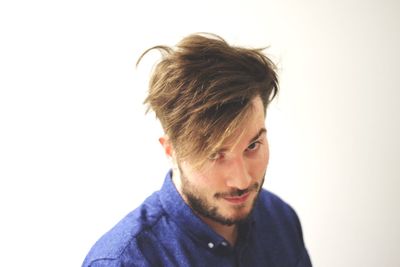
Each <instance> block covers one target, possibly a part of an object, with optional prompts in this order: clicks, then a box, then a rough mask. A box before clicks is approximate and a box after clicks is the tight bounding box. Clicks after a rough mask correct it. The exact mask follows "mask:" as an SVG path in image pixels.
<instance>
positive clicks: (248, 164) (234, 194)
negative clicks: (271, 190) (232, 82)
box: [174, 97, 269, 225]
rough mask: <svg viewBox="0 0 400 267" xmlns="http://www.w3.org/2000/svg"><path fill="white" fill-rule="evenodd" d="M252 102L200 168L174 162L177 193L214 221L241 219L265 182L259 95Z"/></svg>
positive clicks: (266, 156) (264, 143)
mask: <svg viewBox="0 0 400 267" xmlns="http://www.w3.org/2000/svg"><path fill="white" fill-rule="evenodd" d="M252 104H253V111H252V112H251V115H250V116H249V117H248V119H247V120H246V121H245V122H244V123H243V125H242V126H241V127H240V129H238V131H237V133H235V134H234V135H233V136H232V138H229V140H228V141H227V142H226V144H224V146H223V148H222V149H221V150H220V151H219V152H217V153H215V154H213V155H211V157H210V159H209V160H208V161H207V163H206V164H205V165H204V166H203V167H202V168H201V169H200V170H197V169H195V168H193V166H192V165H191V164H190V163H189V162H179V161H178V162H177V165H178V170H179V177H180V178H178V179H179V181H175V183H177V187H178V190H179V192H180V193H181V195H182V196H183V198H184V199H185V201H186V202H187V203H188V204H189V206H191V208H192V209H193V210H194V211H195V212H196V213H197V214H198V215H200V216H202V217H203V218H205V219H208V220H212V221H213V222H217V223H220V224H224V225H233V224H236V223H239V222H240V221H242V220H244V219H245V218H246V217H247V216H248V215H249V213H250V212H251V210H252V208H253V206H254V203H255V200H256V198H257V196H258V193H259V191H260V190H261V187H262V185H263V182H264V176H265V172H266V168H267V165H268V159H269V149H268V142H267V137H266V129H265V115H264V109H263V104H262V101H261V99H260V98H259V97H256V98H255V99H254V100H253V101H252ZM174 176H175V171H174Z"/></svg>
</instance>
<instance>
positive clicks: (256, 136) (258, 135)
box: [249, 127, 267, 144]
mask: <svg viewBox="0 0 400 267" xmlns="http://www.w3.org/2000/svg"><path fill="white" fill-rule="evenodd" d="M266 132H267V129H265V128H264V127H263V128H261V129H260V131H258V133H257V134H256V135H255V136H254V137H253V138H252V139H251V140H250V142H249V144H251V143H253V142H254V141H256V140H257V139H258V138H260V136H261V135H263V134H264V133H266Z"/></svg>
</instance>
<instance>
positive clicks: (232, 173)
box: [226, 157, 251, 190]
mask: <svg viewBox="0 0 400 267" xmlns="http://www.w3.org/2000/svg"><path fill="white" fill-rule="evenodd" d="M228 169H229V170H228V173H227V177H228V178H227V180H226V184H227V186H229V187H232V188H237V189H240V190H244V189H247V188H248V187H249V186H250V184H251V176H250V174H249V172H248V168H247V166H246V162H245V161H244V160H243V158H242V157H237V158H236V159H234V160H232V163H231V164H230V166H229V168H228Z"/></svg>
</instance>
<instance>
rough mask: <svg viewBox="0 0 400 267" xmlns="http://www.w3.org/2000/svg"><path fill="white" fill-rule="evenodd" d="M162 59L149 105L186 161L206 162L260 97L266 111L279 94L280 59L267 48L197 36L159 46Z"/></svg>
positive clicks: (219, 38)
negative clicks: (273, 58)
mask: <svg viewBox="0 0 400 267" xmlns="http://www.w3.org/2000/svg"><path fill="white" fill-rule="evenodd" d="M154 49H156V50H159V51H160V52H161V53H162V59H161V61H160V62H158V64H157V65H156V66H155V68H154V70H153V73H152V76H151V78H150V84H149V93H148V96H147V98H146V99H145V101H144V103H145V104H147V105H148V109H147V111H149V110H153V111H154V112H155V114H156V116H157V118H158V119H159V120H160V122H161V125H162V127H163V129H164V131H165V133H166V134H167V135H168V137H169V139H170V141H171V142H172V145H173V147H174V150H175V153H176V156H177V158H178V159H180V160H189V161H191V162H192V163H194V164H195V165H197V166H201V165H202V164H203V163H204V162H205V161H206V160H207V158H208V156H209V155H211V154H212V153H213V152H215V151H216V150H217V149H218V148H219V147H220V146H221V145H222V143H223V142H224V141H225V140H226V139H227V138H229V137H230V136H231V134H232V133H233V132H235V131H236V130H237V129H238V128H239V126H240V124H241V123H242V122H243V121H244V120H245V118H246V117H247V116H248V115H249V112H251V100H252V99H254V97H256V96H260V97H261V99H262V101H263V105H264V111H266V108H267V106H268V104H269V103H270V101H271V100H272V99H273V98H274V97H275V95H276V94H277V92H278V80H277V74H276V72H275V69H276V67H275V65H274V63H273V62H272V61H271V60H270V59H269V58H268V57H267V56H265V55H264V54H263V53H262V50H263V49H248V48H243V47H236V46H231V45H229V44H228V43H227V42H226V41H225V40H224V39H222V38H221V37H219V36H217V35H213V34H193V35H190V36H188V37H185V38H184V39H182V40H181V41H180V42H179V43H178V44H177V45H176V46H175V47H174V48H171V47H168V46H155V47H152V48H150V49H148V50H146V51H145V52H144V53H143V54H142V55H141V57H140V58H139V60H138V63H139V62H140V60H141V59H142V57H143V56H144V55H145V54H146V53H148V52H149V51H151V50H154Z"/></svg>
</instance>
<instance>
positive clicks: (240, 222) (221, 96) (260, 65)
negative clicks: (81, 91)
mask: <svg viewBox="0 0 400 267" xmlns="http://www.w3.org/2000/svg"><path fill="white" fill-rule="evenodd" d="M152 49H158V50H161V52H162V53H163V58H162V60H161V61H160V62H159V63H158V64H157V66H156V68H155V70H154V73H153V75H152V77H151V80H150V88H149V95H148V97H147V98H146V100H145V103H146V104H148V106H149V109H152V110H153V111H154V112H155V114H156V116H157V118H158V119H159V120H160V122H161V124H162V127H163V129H164V132H165V135H164V136H162V137H161V138H160V139H159V141H160V143H161V145H162V147H163V150H164V152H165V154H166V155H167V156H168V157H170V158H171V159H172V162H173V164H172V165H173V166H172V170H171V171H169V172H168V174H167V175H166V178H165V181H164V184H163V186H162V188H161V189H160V191H157V192H155V193H153V194H152V195H151V196H150V197H149V198H147V199H146V200H145V201H144V203H143V204H142V205H141V206H140V207H138V208H137V209H135V210H134V211H133V212H131V213H130V214H128V215H127V217H125V218H124V219H122V221H120V222H119V223H118V224H117V225H116V226H115V227H114V228H113V229H111V230H110V231H109V232H108V233H106V234H105V235H104V236H103V237H102V238H101V239H100V240H99V241H97V243H96V244H95V245H94V247H93V248H92V250H91V251H90V253H89V254H88V256H87V257H86V259H85V261H84V263H83V266H85V267H88V266H90V267H98V266H218V267H221V266H251V267H255V266H270V267H273V266H276V267H290V266H293V267H305V266H311V262H310V259H309V256H308V253H307V250H306V248H305V246H304V242H303V237H302V230H301V226H300V222H299V219H298V217H297V215H296V213H295V212H294V210H293V209H292V208H291V207H290V206H288V205H287V204H286V203H285V202H283V201H282V200H281V199H280V198H278V197H277V196H275V195H274V194H272V193H271V192H269V191H267V190H265V189H263V188H262V185H263V183H264V177H265V173H266V169H267V165H268V159H269V150H268V141H267V135H266V134H267V130H266V128H265V115H266V109H267V106H268V104H269V103H270V101H271V100H272V99H273V98H274V96H275V95H276V93H277V91H278V82H277V76H276V73H275V71H274V69H275V66H274V64H273V63H272V62H271V61H270V60H269V59H268V58H267V57H266V56H265V55H263V54H262V53H261V50H256V49H245V48H241V47H234V46H230V45H228V44H227V43H226V42H225V41H224V40H223V39H222V38H220V37H218V36H214V35H204V34H203V35H201V34H198V35H191V36H188V37H186V38H184V39H183V40H182V41H181V42H180V43H179V44H178V45H177V46H176V47H175V48H169V47H165V46H156V47H153V48H151V49H149V50H152ZM149 50H148V51H149ZM148 51H146V52H145V53H144V54H146V53H147V52H148ZM144 54H143V55H144ZM143 55H142V56H143ZM139 61H140V59H139Z"/></svg>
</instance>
